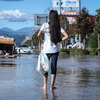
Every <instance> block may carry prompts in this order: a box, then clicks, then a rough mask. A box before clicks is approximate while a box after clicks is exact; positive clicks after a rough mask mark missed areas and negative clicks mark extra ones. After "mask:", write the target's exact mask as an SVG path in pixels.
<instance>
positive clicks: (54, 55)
mask: <svg viewBox="0 0 100 100" xmlns="http://www.w3.org/2000/svg"><path fill="white" fill-rule="evenodd" d="M42 32H43V33H44V41H43V40H42V38H41V34H42ZM61 33H62V34H63V38H61ZM67 38H68V35H67V33H66V32H65V31H64V29H63V28H62V27H61V26H60V21H59V16H58V13H57V11H55V10H51V11H50V13H49V22H47V23H44V24H43V25H42V26H41V28H40V30H39V32H38V39H39V40H40V41H41V49H43V51H44V52H45V53H46V55H47V56H48V58H49V59H51V87H50V89H53V88H54V83H55V78H56V72H57V59H58V55H59V44H58V43H59V42H60V41H64V40H66V39H67ZM47 78H48V73H46V74H44V76H43V80H44V85H43V87H42V89H46V88H47Z"/></svg>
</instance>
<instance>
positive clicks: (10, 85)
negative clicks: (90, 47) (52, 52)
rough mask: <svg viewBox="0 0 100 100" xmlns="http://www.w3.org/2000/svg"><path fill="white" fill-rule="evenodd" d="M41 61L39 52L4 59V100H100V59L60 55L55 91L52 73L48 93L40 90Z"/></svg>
mask: <svg viewBox="0 0 100 100" xmlns="http://www.w3.org/2000/svg"><path fill="white" fill-rule="evenodd" d="M37 59H38V52H34V53H33V54H31V55H27V54H24V55H20V56H18V57H17V58H10V59H8V58H2V59H1V58H0V100H100V56H89V55H88V56H85V55H84V56H68V55H66V54H60V55H59V59H58V71H57V78H56V83H55V86H56V87H57V89H55V90H54V91H50V89H49V88H50V72H49V78H48V86H47V91H43V90H41V89H40V88H41V86H42V85H43V80H42V76H41V75H40V74H39V73H38V72H37V71H36V65H37ZM45 92H47V94H45Z"/></svg>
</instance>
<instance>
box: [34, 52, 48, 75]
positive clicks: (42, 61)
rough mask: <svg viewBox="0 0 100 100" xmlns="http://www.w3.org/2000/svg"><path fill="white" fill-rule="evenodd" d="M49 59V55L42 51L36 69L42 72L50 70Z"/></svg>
mask: <svg viewBox="0 0 100 100" xmlns="http://www.w3.org/2000/svg"><path fill="white" fill-rule="evenodd" d="M49 66H50V65H49V59H48V57H47V55H46V54H45V53H44V52H43V51H41V53H40V55H39V56H38V63H37V67H36V70H37V71H38V72H39V73H40V74H45V73H46V72H48V71H49Z"/></svg>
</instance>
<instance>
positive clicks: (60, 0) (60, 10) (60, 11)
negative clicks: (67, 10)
mask: <svg viewBox="0 0 100 100" xmlns="http://www.w3.org/2000/svg"><path fill="white" fill-rule="evenodd" d="M60 14H61V0H60Z"/></svg>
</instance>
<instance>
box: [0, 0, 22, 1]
mask: <svg viewBox="0 0 100 100" xmlns="http://www.w3.org/2000/svg"><path fill="white" fill-rule="evenodd" d="M0 1H23V0H0Z"/></svg>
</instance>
